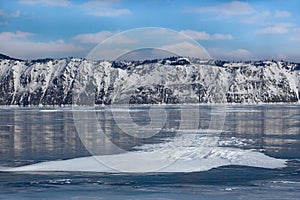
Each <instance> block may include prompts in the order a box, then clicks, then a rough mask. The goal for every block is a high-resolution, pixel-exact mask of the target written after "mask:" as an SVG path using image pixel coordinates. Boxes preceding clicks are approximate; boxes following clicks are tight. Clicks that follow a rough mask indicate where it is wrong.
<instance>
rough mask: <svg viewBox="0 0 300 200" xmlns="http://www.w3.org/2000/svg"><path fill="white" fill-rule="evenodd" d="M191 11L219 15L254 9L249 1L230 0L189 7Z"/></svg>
mask: <svg viewBox="0 0 300 200" xmlns="http://www.w3.org/2000/svg"><path fill="white" fill-rule="evenodd" d="M189 11H191V12H199V13H208V12H213V13H217V14H220V15H228V16H234V15H248V14H251V13H253V12H254V9H253V8H252V6H251V5H250V4H249V3H246V2H242V1H232V2H228V3H222V4H219V5H216V6H210V7H200V8H193V9H190V10H189Z"/></svg>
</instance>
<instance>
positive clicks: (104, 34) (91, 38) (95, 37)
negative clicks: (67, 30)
mask: <svg viewBox="0 0 300 200" xmlns="http://www.w3.org/2000/svg"><path fill="white" fill-rule="evenodd" d="M113 34H114V33H113V32H111V31H100V32H98V33H86V34H79V35H76V36H74V37H73V38H72V39H73V40H76V41H78V42H80V43H86V44H89V43H90V44H98V43H100V42H102V41H103V40H105V39H106V38H108V37H110V36H112V35H113Z"/></svg>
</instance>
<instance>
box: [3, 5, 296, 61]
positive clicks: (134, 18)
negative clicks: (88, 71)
mask: <svg viewBox="0 0 300 200" xmlns="http://www.w3.org/2000/svg"><path fill="white" fill-rule="evenodd" d="M299 8H300V1H299V0H272V1H271V0H269V1H267V0H248V1H226V0H218V1H217V0H198V1H191V0H190V1H189V0H187V1H176V0H172V1H171V0H164V1H163V0H144V1H137V0H123V1H122V0H111V1H109V0H108V1H103V0H77V1H75V0H9V1H7V0H0V53H2V54H6V55H8V56H11V57H16V58H21V59H37V58H45V57H52V58H60V57H86V56H87V55H88V54H89V52H91V50H92V49H94V48H95V47H96V46H97V45H98V44H99V43H100V42H103V41H105V39H107V38H109V37H112V36H114V35H115V34H118V33H120V32H121V33H122V32H123V31H128V30H131V29H136V28H143V27H161V28H165V29H169V30H172V31H173V30H174V31H177V32H178V33H180V34H184V35H187V36H188V37H191V38H192V39H194V40H195V41H197V42H198V43H199V44H200V45H201V46H202V47H203V48H204V49H205V50H206V51H207V52H208V53H209V55H210V56H211V57H212V58H214V59H222V60H265V59H275V60H286V61H293V62H300V48H299V47H300V15H299ZM166 37H167V36H166ZM119 39H120V40H122V41H120V43H122V44H123V45H124V44H128V45H129V43H133V42H134V41H133V40H132V39H131V40H129V39H128V38H126V37H120V38H119ZM125 46H126V45H125ZM112 53H113V52H112Z"/></svg>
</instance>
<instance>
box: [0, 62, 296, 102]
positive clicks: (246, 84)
mask: <svg viewBox="0 0 300 200" xmlns="http://www.w3.org/2000/svg"><path fill="white" fill-rule="evenodd" d="M299 85H300V65H299V64H294V63H287V62H277V61H255V62H224V61H214V60H208V61H203V60H198V59H188V58H180V57H178V58H166V59H162V60H150V61H144V62H138V61H135V62H134V61H132V62H131V61H130V62H124V61H123V62H122V61H120V62H109V61H88V60H85V59H79V58H65V59H43V60H34V61H21V60H17V59H11V58H7V57H0V104H1V105H63V104H72V103H73V100H74V102H76V103H79V104H80V103H81V104H84V98H83V97H84V96H86V97H93V98H94V99H95V102H96V103H97V104H110V103H133V104H141V103H143V104H147V103H155V104H156V103H197V102H200V103H210V102H212V103H220V102H229V103H231V102H235V103H257V102H297V101H298V100H299ZM92 94H95V96H92ZM79 96H80V98H79V99H78V97H79ZM73 97H75V98H73Z"/></svg>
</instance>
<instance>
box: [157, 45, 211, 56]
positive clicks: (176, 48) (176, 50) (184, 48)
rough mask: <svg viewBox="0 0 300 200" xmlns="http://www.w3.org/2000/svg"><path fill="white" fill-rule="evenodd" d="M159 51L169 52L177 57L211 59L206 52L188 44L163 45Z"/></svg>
mask: <svg viewBox="0 0 300 200" xmlns="http://www.w3.org/2000/svg"><path fill="white" fill-rule="evenodd" d="M159 49H160V50H164V51H167V52H170V53H172V54H174V55H178V56H189V57H195V58H202V59H210V58H211V57H210V55H209V54H208V52H207V51H206V50H205V49H204V48H202V47H200V46H198V45H196V44H192V43H190V42H180V43H177V44H171V45H164V46H161V47H160V48H159Z"/></svg>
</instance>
